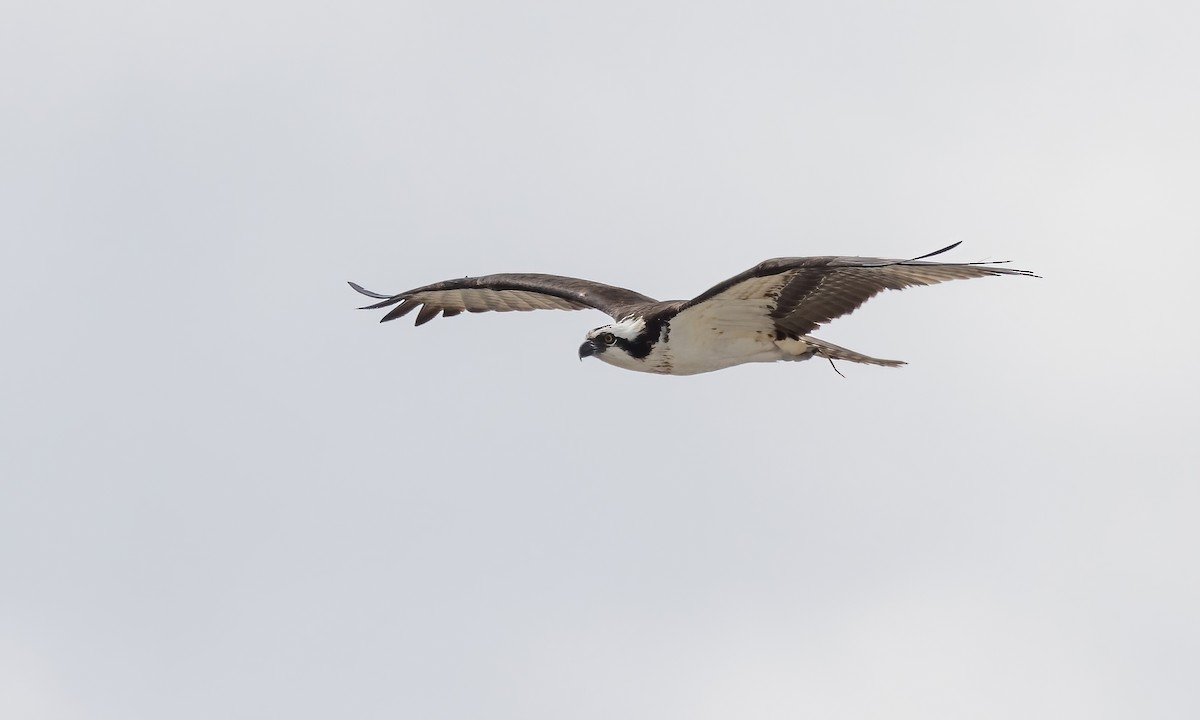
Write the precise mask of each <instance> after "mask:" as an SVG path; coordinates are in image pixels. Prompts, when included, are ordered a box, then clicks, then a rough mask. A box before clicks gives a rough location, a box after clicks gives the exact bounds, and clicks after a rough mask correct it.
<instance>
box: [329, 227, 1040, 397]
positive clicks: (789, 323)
mask: <svg viewBox="0 0 1200 720" xmlns="http://www.w3.org/2000/svg"><path fill="white" fill-rule="evenodd" d="M958 245H959V243H954V244H953V245H950V246H947V247H944V248H942V249H941V250H936V251H934V252H931V253H928V254H925V255H921V256H920V257H916V258H913V259H911V260H885V259H881V258H866V257H793V258H775V259H773V260H766V261H764V262H761V263H759V264H758V265H755V266H754V267H752V268H750V269H749V270H747V271H746V272H744V273H741V274H739V275H734V276H733V277H731V278H729V279H728V280H723V281H721V282H719V283H717V284H716V285H714V286H713V287H711V288H709V289H708V290H705V291H704V292H702V293H700V294H699V295H697V296H696V297H694V298H692V299H691V300H669V301H665V302H660V301H658V300H655V299H654V298H650V297H647V296H645V295H642V294H641V293H637V292H634V291H632V290H626V289H625V288H619V287H614V286H612V285H605V284H603V283H598V282H593V281H591V280H581V279H579V278H572V277H564V276H562V275H543V274H539V273H511V274H499V275H484V276H482V277H465V278H458V279H454V280H446V281H444V282H439V283H434V284H433V285H426V286H424V287H419V288H416V289H415V290H409V291H407V292H402V293H397V294H395V295H383V294H380V293H376V292H371V291H370V290H367V289H365V288H363V287H362V286H361V285H358V284H357V283H350V287H352V288H354V289H355V290H357V291H358V292H360V293H362V294H363V295H366V296H367V297H371V298H375V299H377V300H379V301H380V302H377V303H374V304H372V305H367V306H366V307H363V308H361V309H363V310H375V309H379V308H385V307H390V306H392V305H395V306H396V307H394V308H392V309H391V310H390V311H388V313H387V314H386V315H384V316H383V318H382V319H381V320H380V322H387V321H388V320H395V319H396V318H399V317H403V316H405V315H407V314H408V313H409V312H411V311H412V310H415V309H416V308H418V307H419V308H420V310H419V311H418V312H417V322H416V324H417V325H422V324H424V323H427V322H429V321H430V320H432V319H433V318H435V317H437V315H438V314H439V313H440V314H441V315H442V316H443V317H453V316H454V315H458V314H459V313H461V312H463V311H466V312H476V313H478V312H489V311H495V312H509V311H525V310H582V309H584V308H595V309H596V310H599V311H601V312H603V313H606V314H607V315H609V317H611V318H612V319H613V322H611V323H609V324H607V325H601V326H600V327H598V328H595V329H594V330H591V331H589V332H588V333H587V337H586V339H585V340H584V342H583V344H582V345H580V346H579V358H580V360H582V359H583V358H585V357H596V358H599V359H601V360H603V361H604V362H606V363H608V364H610V365H615V366H617V367H620V368H625V369H626V370H637V371H640V372H649V373H657V374H660V375H695V374H698V373H705V372H712V371H714V370H721V369H723V368H727V367H732V366H734V365H741V364H743V363H751V362H775V361H778V360H793V361H795V360H808V359H809V358H812V357H820V358H826V359H828V360H829V361H830V363H831V364H832V362H833V361H834V360H847V361H849V362H856V363H865V364H868V365H883V366H886V367H896V366H899V365H903V364H904V362H903V361H901V360H883V359H881V358H875V357H871V356H869V355H863V354H862V353H857V352H854V351H853V350H848V349H846V348H844V347H839V346H837V345H834V344H833V343H831V342H826V341H825V340H819V339H817V338H815V337H813V336H812V335H810V334H809V333H811V332H813V331H814V330H816V329H817V328H818V327H820V326H821V325H824V324H825V323H827V322H829V321H830V320H833V319H834V318H838V317H841V316H843V315H848V314H849V313H851V312H853V311H854V310H856V309H858V307H859V306H861V305H862V304H863V303H865V302H866V301H867V300H869V299H870V298H872V297H873V296H875V295H877V294H878V293H880V292H882V291H884V290H902V289H904V288H906V287H910V286H913V285H934V284H936V283H940V282H945V281H947V280H967V279H970V278H979V277H988V276H992V275H1024V276H1027V277H1038V276H1037V275H1034V274H1033V273H1031V272H1029V271H1028V270H1015V269H1012V268H1004V267H996V264H995V263H943V262H930V261H928V260H927V258H931V257H934V256H936V255H941V254H942V253H944V252H946V251H948V250H951V249H953V248H955V247H957V246H958ZM834 369H835V370H836V369H837V368H836V366H835V368H834Z"/></svg>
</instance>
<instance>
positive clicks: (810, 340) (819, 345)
mask: <svg viewBox="0 0 1200 720" xmlns="http://www.w3.org/2000/svg"><path fill="white" fill-rule="evenodd" d="M803 340H804V342H805V343H807V344H808V345H809V346H810V347H812V348H814V349H815V352H814V353H813V354H814V355H816V356H817V357H823V358H829V359H830V360H847V361H849V362H856V363H863V364H866V365H882V366H884V367H900V366H901V365H905V364H906V363H905V362H904V361H903V360H883V359H880V358H875V357H871V356H870V355H863V354H862V353H856V352H854V351H853V350H847V349H846V348H844V347H841V346H838V345H834V344H833V343H831V342H825V341H824V340H818V339H816V338H815V337H812V336H810V335H806V336H804V338H803Z"/></svg>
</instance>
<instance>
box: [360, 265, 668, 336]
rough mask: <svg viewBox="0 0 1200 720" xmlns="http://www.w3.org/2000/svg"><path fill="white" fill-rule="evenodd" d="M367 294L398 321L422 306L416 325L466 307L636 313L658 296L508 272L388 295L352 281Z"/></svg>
mask: <svg viewBox="0 0 1200 720" xmlns="http://www.w3.org/2000/svg"><path fill="white" fill-rule="evenodd" d="M350 287H352V288H354V289H355V290H356V291H357V292H359V293H361V294H362V295H366V296H367V297H370V298H375V299H377V300H380V302H377V303H374V304H371V305H367V306H365V307H364V308H362V309H364V310H377V309H380V308H385V307H391V306H392V305H395V306H396V307H394V308H392V309H391V310H390V311H388V313H387V314H386V315H384V316H383V318H382V319H381V320H380V322H387V321H388V320H395V319H396V318H399V317H403V316H405V315H407V314H408V313H410V312H412V310H413V309H414V308H417V307H420V308H421V309H420V311H419V312H418V313H417V321H416V324H417V325H423V324H425V323H427V322H429V321H430V320H432V319H433V318H435V317H437V316H438V314H439V313H440V314H441V315H442V316H443V317H454V316H455V315H458V314H460V313H462V312H473V313H480V312H528V311H531V310H582V309H584V308H595V309H596V310H599V311H601V312H604V313H607V314H608V315H610V316H611V317H612V318H613V319H616V320H620V319H621V318H623V317H625V316H627V315H629V314H631V313H633V312H634V311H636V310H637V309H639V308H641V307H644V306H647V305H651V304H653V303H655V302H656V301H655V300H654V299H653V298H649V297H647V296H645V295H642V294H641V293H636V292H634V291H632V290H627V289H625V288H620V287H615V286H612V285H605V284H603V283H598V282H593V281H591V280H581V279H579V278H572V277H566V276H563V275H543V274H539V273H505V274H498V275H484V276H481V277H465V278H457V279H454V280H446V281H443V282H440V283H434V284H432V285H426V286H424V287H419V288H415V289H413V290H409V291H407V292H402V293H397V294H395V295H383V294H381V293H377V292H373V291H371V290H367V289H366V288H364V287H362V286H361V285H358V284H357V283H350Z"/></svg>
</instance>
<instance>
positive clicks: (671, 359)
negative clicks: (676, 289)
mask: <svg viewBox="0 0 1200 720" xmlns="http://www.w3.org/2000/svg"><path fill="white" fill-rule="evenodd" d="M766 303H767V301H766V300H763V299H754V300H744V301H740V302H730V303H721V304H719V305H718V304H704V305H701V306H699V307H697V308H692V309H690V310H687V311H684V312H682V313H680V314H679V315H676V316H675V318H673V319H672V320H671V323H670V325H669V327H668V328H667V329H666V330H665V331H664V333H663V335H665V337H662V336H660V338H659V342H658V344H657V345H655V346H654V349H653V350H652V351H651V353H650V354H649V355H648V356H646V357H645V358H642V359H637V358H633V357H630V356H629V355H626V354H625V353H623V352H620V351H617V350H608V351H606V352H603V353H600V354H599V355H598V356H597V357H599V358H600V359H601V360H603V361H605V362H607V363H609V364H610V365H616V366H617V367H621V368H625V369H626V370H636V371H639V372H650V373H659V374H663V375H697V374H699V373H706V372H712V371H714V370H722V369H724V368H727V367H733V366H734V365H742V364H745V363H753V362H777V361H780V360H807V359H808V358H809V357H811V350H812V349H813V348H812V346H811V345H809V344H808V343H806V342H804V340H803V339H801V340H787V339H785V340H779V341H776V340H775V328H774V324H773V323H772V322H771V320H770V319H769V312H770V311H769V308H767V307H766Z"/></svg>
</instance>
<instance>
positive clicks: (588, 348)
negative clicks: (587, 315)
mask: <svg viewBox="0 0 1200 720" xmlns="http://www.w3.org/2000/svg"><path fill="white" fill-rule="evenodd" d="M601 350H602V348H601V347H600V346H599V345H597V344H596V343H594V342H593V341H591V340H587V341H585V342H584V343H583V344H582V345H580V346H579V360H580V362H582V361H583V359H584V358H585V357H591V356H593V355H595V354H596V353H598V352H600V351H601Z"/></svg>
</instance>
